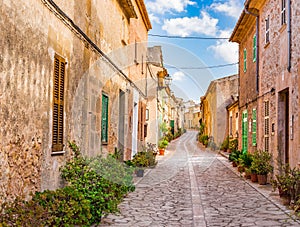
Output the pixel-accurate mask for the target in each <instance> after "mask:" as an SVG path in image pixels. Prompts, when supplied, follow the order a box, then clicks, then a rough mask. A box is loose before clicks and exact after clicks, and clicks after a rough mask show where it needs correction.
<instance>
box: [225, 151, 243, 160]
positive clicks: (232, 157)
mask: <svg viewBox="0 0 300 227" xmlns="http://www.w3.org/2000/svg"><path fill="white" fill-rule="evenodd" d="M241 155H242V152H241V151H239V150H234V151H232V152H231V153H230V154H229V157H228V159H229V161H230V162H236V163H238V162H239V158H240V156H241Z"/></svg>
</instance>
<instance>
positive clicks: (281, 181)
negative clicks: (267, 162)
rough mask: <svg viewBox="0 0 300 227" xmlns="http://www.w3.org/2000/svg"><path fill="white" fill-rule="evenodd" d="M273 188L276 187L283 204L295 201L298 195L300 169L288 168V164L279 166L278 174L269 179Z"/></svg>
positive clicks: (299, 190) (299, 192) (299, 191)
mask: <svg viewBox="0 0 300 227" xmlns="http://www.w3.org/2000/svg"><path fill="white" fill-rule="evenodd" d="M271 183H272V186H273V189H275V188H278V192H279V196H280V197H281V198H282V200H283V202H284V204H285V205H289V204H290V203H291V201H292V200H293V201H296V200H297V199H298V198H300V197H299V195H300V170H299V169H297V168H293V169H292V168H290V166H289V164H286V165H283V166H281V169H280V174H277V175H275V179H273V180H272V181H271Z"/></svg>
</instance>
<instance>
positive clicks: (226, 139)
mask: <svg viewBox="0 0 300 227" xmlns="http://www.w3.org/2000/svg"><path fill="white" fill-rule="evenodd" d="M228 148H229V136H227V137H226V138H225V139H224V141H223V143H222V144H221V146H220V150H224V151H226V150H227V149H228Z"/></svg>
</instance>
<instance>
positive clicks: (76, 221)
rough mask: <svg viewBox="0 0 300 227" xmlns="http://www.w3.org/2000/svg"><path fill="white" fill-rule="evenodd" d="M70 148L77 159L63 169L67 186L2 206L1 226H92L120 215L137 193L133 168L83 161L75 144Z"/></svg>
mask: <svg viewBox="0 0 300 227" xmlns="http://www.w3.org/2000/svg"><path fill="white" fill-rule="evenodd" d="M69 145H70V147H71V149H72V150H73V151H74V158H72V159H71V160H70V161H69V162H67V163H66V165H65V166H63V167H62V168H61V169H60V171H61V176H62V178H63V179H64V180H65V181H66V183H67V185H68V186H66V187H64V188H61V189H57V190H55V191H49V190H46V191H44V192H36V193H35V194H34V195H33V196H32V199H31V200H29V201H23V200H21V199H20V198H17V199H16V200H15V201H14V202H12V203H5V204H3V206H2V209H1V210H0V212H1V215H0V226H91V225H93V224H97V223H99V222H100V221H101V217H102V216H103V215H105V214H108V213H112V212H117V211H118V207H117V206H118V204H119V203H120V202H121V201H122V199H123V197H124V195H126V194H127V193H128V192H130V191H133V190H134V189H135V187H134V185H133V182H132V180H133V177H132V174H133V168H129V167H127V165H125V164H124V163H121V162H119V161H118V160H117V159H116V158H117V157H116V156H114V155H109V156H108V157H107V158H103V157H95V158H92V159H87V158H84V157H82V156H81V155H80V150H79V148H78V147H77V146H76V144H75V143H73V142H72V143H70V144H69Z"/></svg>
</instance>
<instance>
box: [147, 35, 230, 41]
mask: <svg viewBox="0 0 300 227" xmlns="http://www.w3.org/2000/svg"><path fill="white" fill-rule="evenodd" d="M148 36H154V37H160V38H169V39H207V40H212V39H214V40H219V39H223V40H224V39H229V38H225V37H220V38H217V37H200V36H171V35H158V34H148Z"/></svg>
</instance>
